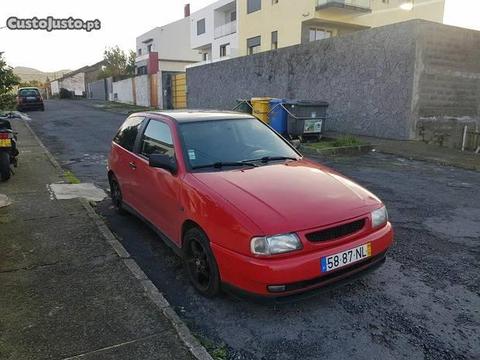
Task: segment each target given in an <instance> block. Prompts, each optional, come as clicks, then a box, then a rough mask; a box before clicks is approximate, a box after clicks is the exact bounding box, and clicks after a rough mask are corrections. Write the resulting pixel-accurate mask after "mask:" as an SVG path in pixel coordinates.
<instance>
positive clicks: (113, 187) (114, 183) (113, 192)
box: [109, 175, 125, 215]
mask: <svg viewBox="0 0 480 360" xmlns="http://www.w3.org/2000/svg"><path fill="white" fill-rule="evenodd" d="M109 183H110V197H111V199H112V204H113V206H114V208H115V211H116V212H117V213H119V214H121V215H123V214H124V213H125V210H124V209H123V196H122V190H121V188H120V184H119V183H118V180H117V178H116V177H115V175H110V176H109Z"/></svg>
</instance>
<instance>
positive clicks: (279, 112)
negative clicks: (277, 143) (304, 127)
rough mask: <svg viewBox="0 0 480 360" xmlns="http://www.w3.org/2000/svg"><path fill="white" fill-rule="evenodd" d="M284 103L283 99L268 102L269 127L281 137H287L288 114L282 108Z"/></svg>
mask: <svg viewBox="0 0 480 360" xmlns="http://www.w3.org/2000/svg"><path fill="white" fill-rule="evenodd" d="M285 101H286V100H285V99H272V100H270V109H271V110H270V126H271V127H272V128H274V129H275V130H276V131H277V132H278V133H279V134H282V135H287V120H288V114H287V111H286V110H285V108H284V107H283V104H284V103H285Z"/></svg>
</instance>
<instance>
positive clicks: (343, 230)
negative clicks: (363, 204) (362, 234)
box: [306, 219, 366, 242]
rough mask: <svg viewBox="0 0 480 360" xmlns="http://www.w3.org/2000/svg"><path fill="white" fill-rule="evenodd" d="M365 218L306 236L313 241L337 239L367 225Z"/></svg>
mask: <svg viewBox="0 0 480 360" xmlns="http://www.w3.org/2000/svg"><path fill="white" fill-rule="evenodd" d="M365 222H366V220H365V219H361V220H357V221H354V222H351V223H348V224H343V225H339V226H335V227H332V228H328V229H324V230H320V231H315V232H312V233H309V234H307V235H306V238H307V239H308V240H309V241H312V242H320V241H328V240H335V239H338V238H341V237H344V236H347V235H351V234H354V233H356V232H357V231H360V230H362V229H363V227H364V226H365Z"/></svg>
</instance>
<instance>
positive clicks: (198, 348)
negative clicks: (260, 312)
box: [23, 120, 213, 360]
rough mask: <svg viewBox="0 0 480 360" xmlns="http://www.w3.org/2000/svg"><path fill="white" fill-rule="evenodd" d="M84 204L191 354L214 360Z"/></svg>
mask: <svg viewBox="0 0 480 360" xmlns="http://www.w3.org/2000/svg"><path fill="white" fill-rule="evenodd" d="M23 123H24V124H25V126H26V127H27V128H28V130H29V131H30V132H31V133H32V135H33V137H34V138H35V140H36V141H37V142H38V143H39V145H40V146H41V147H42V149H43V150H44V152H45V154H46V155H47V158H48V160H49V161H50V162H51V163H52V165H53V167H54V168H55V169H56V170H57V171H58V173H59V175H60V176H62V175H63V169H62V167H61V166H60V164H59V162H58V161H57V160H56V159H55V158H54V156H53V155H52V154H51V153H50V151H49V150H48V149H47V148H46V146H45V145H44V144H43V143H42V141H41V140H40V138H39V137H38V136H37V134H35V132H34V131H33V129H32V128H31V127H30V125H29V124H28V123H27V122H26V121H25V120H24V121H23ZM79 200H80V202H81V203H82V206H83V207H84V209H85V210H86V212H87V214H88V216H89V217H90V218H91V219H92V220H93V221H94V223H95V225H96V226H97V228H98V230H99V231H100V233H101V234H102V235H103V237H104V238H105V240H106V242H107V243H109V244H110V246H112V248H113V250H114V251H115V252H116V253H117V255H118V256H119V257H120V259H121V260H122V261H123V263H124V265H125V266H126V267H127V268H128V270H130V272H131V273H132V275H133V276H134V277H135V278H136V279H137V280H138V282H139V283H140V285H141V286H142V287H143V289H144V291H145V293H146V294H147V295H148V297H149V298H150V300H151V301H152V302H153V303H154V304H155V305H156V306H157V307H158V309H159V310H160V311H161V312H162V314H163V315H164V316H165V317H166V318H167V319H168V320H169V321H170V323H171V324H172V325H173V327H174V329H175V331H176V332H177V334H178V336H179V337H180V339H181V340H182V341H183V343H184V344H185V346H186V347H187V349H188V350H189V351H190V353H191V354H192V355H193V356H194V357H195V358H196V359H198V360H213V358H212V357H211V356H210V354H209V353H208V351H207V350H206V349H205V347H203V346H202V345H201V344H200V342H199V341H198V340H197V339H196V338H195V337H194V336H193V335H192V333H191V332H190V329H189V328H188V327H187V326H186V325H185V323H184V322H183V321H182V320H181V319H180V317H179V316H178V315H177V313H176V312H175V310H174V309H173V307H172V306H171V305H170V303H169V302H168V301H167V299H165V297H164V296H163V294H162V293H161V292H160V291H159V290H158V288H157V287H156V286H155V284H153V283H152V282H151V281H150V280H149V279H148V277H147V275H146V274H145V273H144V272H143V270H142V269H141V268H140V266H138V264H137V263H136V261H135V260H134V259H133V258H132V257H131V256H130V254H129V253H128V251H127V250H126V249H125V248H124V247H123V245H122V244H121V243H120V241H118V240H117V238H116V237H115V235H114V234H113V233H112V232H111V231H110V229H109V228H108V226H107V225H106V224H105V222H104V221H103V219H102V218H101V217H100V216H99V215H98V214H97V213H96V212H95V210H94V208H93V207H92V206H91V205H90V203H89V202H88V201H87V200H85V199H79Z"/></svg>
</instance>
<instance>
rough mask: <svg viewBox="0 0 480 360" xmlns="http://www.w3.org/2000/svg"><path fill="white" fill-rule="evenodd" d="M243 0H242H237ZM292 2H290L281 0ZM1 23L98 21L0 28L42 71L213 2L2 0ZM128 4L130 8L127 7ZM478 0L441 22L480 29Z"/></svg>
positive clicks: (10, 46)
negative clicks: (90, 25)
mask: <svg viewBox="0 0 480 360" xmlns="http://www.w3.org/2000/svg"><path fill="white" fill-rule="evenodd" d="M241 1H245V0H241ZM284 1H294V0H284ZM1 2H2V4H1V7H0V27H2V26H5V23H6V20H7V19H8V18H9V17H10V16H16V17H19V18H31V17H34V16H36V17H38V18H43V17H47V16H49V15H51V16H53V17H57V18H68V17H70V16H72V17H74V18H80V19H83V20H94V19H99V20H100V21H101V24H102V28H101V30H94V31H91V32H90V33H87V32H86V31H73V30H64V31H52V32H46V31H41V30H35V31H33V30H30V31H18V30H17V31H13V30H9V29H0V52H1V51H4V52H5V54H4V56H5V57H6V59H7V63H8V64H9V65H11V66H27V67H33V68H36V69H39V70H42V71H57V70H61V69H71V70H74V69H77V68H80V67H82V66H85V65H91V64H94V63H96V62H98V61H100V60H101V59H102V56H103V51H104V49H105V47H106V46H114V45H119V46H120V48H122V49H124V50H128V49H135V38H136V37H137V36H138V35H141V34H142V33H144V32H147V31H148V30H150V29H152V28H154V27H156V26H162V25H165V24H168V23H170V22H172V21H175V20H178V19H179V18H181V17H183V7H184V4H185V3H187V2H190V4H191V8H192V12H194V11H196V10H199V9H201V8H202V7H204V6H206V5H209V4H210V3H212V2H214V1H213V0H190V1H188V0H184V1H178V0H135V1H133V2H121V1H119V0H81V1H70V0H22V1H19V0H1ZM127 5H128V6H127ZM478 14H480V0H446V5H445V21H444V22H445V23H446V24H450V25H456V26H462V27H469V28H474V29H477V30H480V17H479V15H478Z"/></svg>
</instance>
